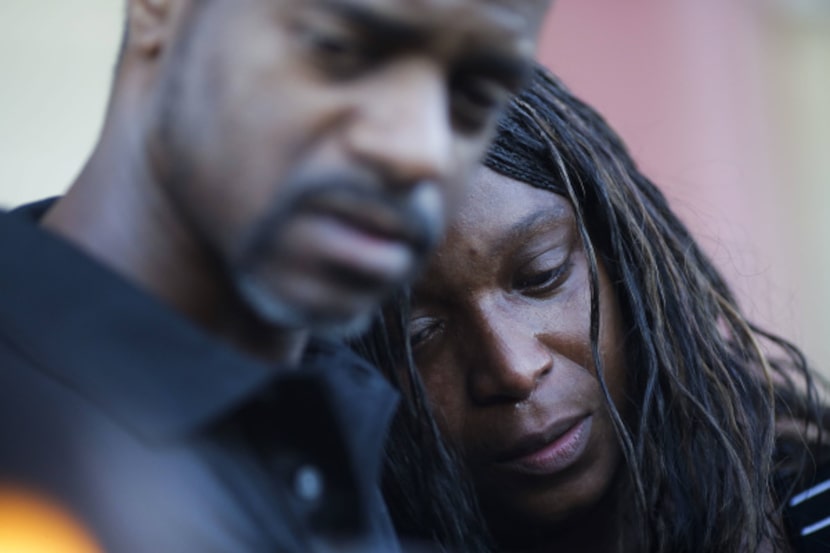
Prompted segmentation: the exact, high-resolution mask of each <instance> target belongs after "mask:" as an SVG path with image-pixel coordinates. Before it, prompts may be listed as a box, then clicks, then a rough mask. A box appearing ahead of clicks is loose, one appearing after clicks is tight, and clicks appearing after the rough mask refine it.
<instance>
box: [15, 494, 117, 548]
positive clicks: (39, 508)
mask: <svg viewBox="0 0 830 553" xmlns="http://www.w3.org/2000/svg"><path fill="white" fill-rule="evenodd" d="M0 552H2V553H103V550H102V549H101V548H100V547H99V546H98V545H97V544H96V543H95V540H94V539H93V538H92V536H91V535H90V533H89V532H88V531H86V530H85V529H84V526H83V525H82V524H81V523H80V522H79V521H78V520H77V519H76V518H75V517H73V516H72V515H71V514H70V513H69V512H67V511H66V510H65V509H63V508H62V507H61V506H60V505H58V504H57V503H55V502H54V501H50V500H49V499H48V498H45V497H42V496H39V495H36V494H34V493H30V492H27V491H24V490H19V489H8V488H0Z"/></svg>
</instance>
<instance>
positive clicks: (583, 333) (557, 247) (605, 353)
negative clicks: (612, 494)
mask: <svg viewBox="0 0 830 553" xmlns="http://www.w3.org/2000/svg"><path fill="white" fill-rule="evenodd" d="M463 206H464V207H463V208H462V210H461V212H460V214H459V216H458V218H457V219H456V220H455V223H454V225H453V226H452V227H450V229H449V233H448V235H447V239H446V241H445V242H444V244H443V246H441V248H440V249H439V251H438V253H437V255H436V256H435V257H434V258H433V260H432V262H431V264H430V265H429V267H428V269H427V271H426V273H425V274H424V276H423V278H422V279H421V280H420V282H419V283H418V284H417V285H416V286H415V291H414V310H413V315H412V330H411V338H412V341H413V348H414V353H415V361H416V364H417V365H418V369H419V371H420V373H421V375H422V376H423V379H424V382H425V384H426V387H427V390H428V392H429V394H430V398H431V400H432V402H433V404H434V406H435V407H436V411H437V415H438V419H439V423H440V424H441V426H442V429H443V430H444V432H445V434H446V436H447V437H448V439H449V440H450V441H451V442H452V443H453V444H454V445H456V446H457V447H458V448H460V450H461V451H462V453H463V455H464V457H465V460H466V461H467V463H468V465H469V467H470V469H471V471H472V474H473V478H474V480H475V484H476V488H477V490H478V493H479V497H480V499H481V502H482V506H483V507H484V510H485V513H486V514H487V516H488V520H489V521H490V523H491V525H495V526H498V525H499V522H502V523H504V524H505V525H507V523H508V521H519V522H518V524H519V526H525V525H530V526H531V527H532V526H537V525H546V526H547V527H549V526H550V525H551V524H554V525H555V524H556V523H559V522H563V521H565V520H566V519H567V518H568V517H569V516H571V515H573V514H575V513H577V512H579V511H584V510H585V509H587V508H590V507H591V506H593V505H595V504H596V503H597V502H598V500H599V499H600V498H601V497H602V496H603V494H604V493H605V492H606V491H607V490H608V489H609V484H610V482H611V481H612V479H613V477H614V475H615V471H616V469H617V467H618V466H619V463H620V458H621V457H620V451H619V445H618V442H617V439H616V436H615V433H614V429H613V425H612V423H611V418H610V415H609V412H608V409H607V407H606V402H605V400H604V399H603V394H602V391H601V389H600V385H599V381H598V379H597V374H596V370H595V368H594V363H593V362H592V356H591V340H590V315H589V314H590V304H591V298H590V284H589V278H590V277H589V269H588V261H587V257H586V255H585V253H584V251H583V246H582V241H581V240H580V237H579V233H578V231H577V228H576V222H575V219H574V214H573V209H572V208H571V205H570V203H569V202H568V201H567V200H566V199H565V198H563V197H562V196H559V195H557V194H553V193H551V192H547V191H544V190H539V189H536V188H533V187H531V186H529V185H526V184H523V183H521V182H519V181H516V180H513V179H510V178H508V177H505V176H502V175H500V174H498V173H495V172H493V171H491V170H489V169H481V170H480V171H479V172H478V173H477V175H476V178H475V180H474V183H473V185H472V186H470V188H469V191H468V193H467V197H466V200H465V202H464V203H463ZM599 285H600V287H599V296H600V297H599V302H600V303H599V305H600V318H601V319H600V320H601V324H600V340H599V351H600V353H601V355H602V359H603V363H604V366H605V379H606V382H607V384H608V388H609V391H610V393H611V395H612V398H613V400H614V402H615V405H617V407H619V408H621V409H622V407H623V405H624V403H625V399H624V398H625V388H626V385H625V381H626V367H625V361H624V360H625V355H624V347H623V342H624V336H623V325H622V321H621V317H620V311H619V306H618V302H617V299H616V297H615V293H614V289H613V287H612V285H611V283H610V282H609V280H608V276H607V275H606V273H605V270H604V268H603V266H602V264H601V263H600V266H599ZM514 525H515V524H514ZM496 531H497V533H498V530H497V529H496Z"/></svg>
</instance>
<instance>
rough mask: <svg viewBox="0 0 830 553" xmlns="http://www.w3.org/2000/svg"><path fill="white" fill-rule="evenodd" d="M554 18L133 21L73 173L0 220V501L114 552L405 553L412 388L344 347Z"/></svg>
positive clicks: (458, 175)
mask: <svg viewBox="0 0 830 553" xmlns="http://www.w3.org/2000/svg"><path fill="white" fill-rule="evenodd" d="M546 4H547V2H546V1H545V0H418V1H414V0H340V1H336V0H282V1H277V0H201V1H200V0H130V1H128V2H127V7H128V21H127V29H126V33H125V37H124V44H123V51H122V54H121V57H120V59H119V65H118V69H117V72H116V77H115V82H114V86H113V93H112V99H111V103H110V106H109V111H108V114H107V119H106V122H105V125H104V129H103V131H102V135H101V138H100V141H99V143H98V146H97V147H96V149H95V151H94V152H93V154H92V156H91V157H90V159H89V161H88V163H87V164H86V166H85V168H84V170H83V171H82V173H81V175H80V176H79V177H78V179H77V180H76V182H75V183H74V184H73V185H72V187H71V188H70V190H69V191H68V193H67V194H66V196H64V197H63V198H61V199H60V200H57V201H54V202H43V203H40V204H36V205H33V206H28V207H27V208H24V209H21V210H18V211H16V212H13V213H10V214H5V215H2V216H0V241H1V242H2V249H0V306H2V308H0V497H2V496H3V494H4V493H5V494H6V495H7V496H9V495H11V496H14V497H18V496H23V497H30V498H31V497H36V498H39V499H38V500H39V501H44V502H46V503H48V504H50V505H52V506H55V507H56V508H59V509H61V510H62V512H65V513H68V516H70V517H71V518H72V519H73V520H74V521H75V523H77V525H78V527H80V528H82V529H84V531H85V532H86V533H87V534H88V536H89V537H90V539H91V540H92V541H93V542H94V543H96V544H97V545H98V546H99V547H100V549H101V550H102V551H117V552H119V553H122V552H127V553H131V552H139V551H142V552H159V553H161V552H178V551H199V552H209V551H217V552H218V551H223V552H230V551H233V552H247V551H269V552H274V551H279V552H289V551H297V552H300V551H301V552H313V551H328V550H336V551H344V550H349V551H395V550H396V547H397V545H396V542H395V539H394V536H392V533H391V530H390V527H389V524H388V522H387V520H386V518H385V511H384V509H383V506H382V503H381V502H380V499H379V498H378V495H377V487H376V484H377V478H378V471H379V464H380V463H379V461H380V452H381V448H382V443H383V436H384V433H385V429H386V425H387V421H388V418H389V416H390V414H391V412H392V410H393V408H394V405H395V394H394V392H392V391H391V390H390V389H389V387H388V386H387V384H386V383H385V382H384V381H383V380H382V379H380V378H379V377H378V376H377V375H376V374H375V373H374V372H373V370H372V369H371V368H369V367H366V366H364V365H362V364H361V363H360V362H359V361H356V360H355V359H354V358H352V357H351V356H350V354H348V353H346V352H345V351H343V349H342V348H341V347H340V346H339V345H337V344H336V343H335V342H334V340H333V338H336V337H338V336H339V335H341V334H342V333H344V332H348V331H351V330H355V329H358V328H360V327H361V326H362V324H363V321H365V320H366V319H367V317H368V314H369V313H370V312H371V310H372V309H373V308H374V307H375V306H376V305H377V304H378V302H379V301H380V300H381V299H382V298H383V297H384V296H385V295H386V294H387V293H388V291H389V290H391V289H392V288H393V287H394V286H396V285H398V284H400V283H403V282H405V281H406V280H407V279H409V278H410V276H411V275H412V274H413V273H414V272H415V271H416V269H417V268H418V267H419V266H420V264H421V262H422V261H423V259H424V257H425V255H426V254H427V253H428V252H429V251H430V250H431V249H432V247H433V246H434V245H435V243H436V241H437V239H438V238H439V237H440V235H441V233H442V231H443V227H444V224H445V221H446V218H447V216H448V215H449V214H451V213H452V211H453V205H454V203H455V201H456V198H458V197H459V196H460V191H461V190H460V189H461V186H462V183H463V182H464V180H465V177H466V175H467V173H468V171H469V170H470V169H472V167H473V166H474V165H475V162H476V161H477V160H478V158H479V156H480V154H481V152H482V151H483V148H484V147H485V145H486V142H487V139H488V137H489V133H490V129H491V126H492V123H493V121H494V118H495V116H496V114H497V112H498V109H499V108H500V107H501V105H502V104H503V103H504V102H505V100H506V99H507V97H508V96H509V94H510V93H511V92H513V91H514V90H516V89H517V88H518V87H519V86H520V84H521V82H522V80H523V78H524V76H525V74H526V72H527V67H528V60H529V58H530V57H531V56H532V53H533V46H534V40H535V36H536V33H537V31H538V25H539V22H540V20H541V15H542V13H543V11H544V9H545V7H546ZM27 501H28V500H27Z"/></svg>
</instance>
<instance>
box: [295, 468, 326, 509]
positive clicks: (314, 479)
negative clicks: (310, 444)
mask: <svg viewBox="0 0 830 553" xmlns="http://www.w3.org/2000/svg"><path fill="white" fill-rule="evenodd" d="M323 488H324V485H323V474H322V473H321V472H320V470H319V469H318V468H317V467H315V466H313V465H302V466H301V467H300V468H298V469H297V472H296V473H295V474H294V493H296V494H297V497H299V498H300V499H303V500H305V501H316V500H317V499H320V497H322V495H323Z"/></svg>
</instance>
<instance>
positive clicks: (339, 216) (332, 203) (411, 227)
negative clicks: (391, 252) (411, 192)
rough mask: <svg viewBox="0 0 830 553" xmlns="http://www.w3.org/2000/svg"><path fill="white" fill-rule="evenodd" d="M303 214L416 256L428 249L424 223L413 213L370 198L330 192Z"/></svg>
mask: <svg viewBox="0 0 830 553" xmlns="http://www.w3.org/2000/svg"><path fill="white" fill-rule="evenodd" d="M303 210H304V211H307V212H309V213H311V214H317V215H322V216H327V217H331V218H333V219H336V220H338V221H339V222H340V224H343V225H347V226H351V227H353V228H354V229H355V230H357V231H359V232H361V233H363V234H365V235H367V236H373V237H375V238H376V239H378V240H381V241H388V242H399V243H402V244H407V245H409V247H410V248H412V250H413V252H415V253H420V252H422V251H424V250H426V249H427V248H428V246H429V242H430V240H429V229H428V228H427V225H426V221H424V220H423V219H422V218H421V217H419V216H418V215H417V214H416V213H414V212H413V211H412V210H408V209H405V208H403V207H399V206H397V205H392V204H390V203H389V202H386V201H383V200H381V199H378V198H376V197H373V196H371V195H362V194H361V195H355V194H350V193H344V194H337V193H336V192H332V193H329V194H325V195H322V196H320V197H316V198H314V199H312V200H310V201H309V202H308V203H306V204H305V205H303Z"/></svg>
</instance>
